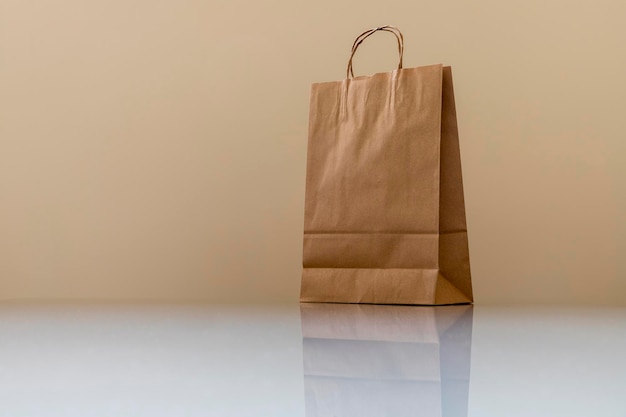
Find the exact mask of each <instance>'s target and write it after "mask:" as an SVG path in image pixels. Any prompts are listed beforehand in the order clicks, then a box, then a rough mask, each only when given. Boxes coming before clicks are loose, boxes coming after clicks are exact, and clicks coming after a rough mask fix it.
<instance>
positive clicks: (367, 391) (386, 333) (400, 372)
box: [0, 303, 626, 417]
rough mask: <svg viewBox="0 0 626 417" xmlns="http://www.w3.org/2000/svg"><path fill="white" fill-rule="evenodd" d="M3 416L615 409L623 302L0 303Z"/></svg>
mask: <svg viewBox="0 0 626 417" xmlns="http://www.w3.org/2000/svg"><path fill="white" fill-rule="evenodd" d="M0 337H1V339H0V416H7V417H8V416H10V417H22V416H29V417H30V416H42V417H46V416H81V417H82V416H151V417H158V416H274V417H282V416H290V417H292V416H306V417H317V416H329V417H330V416H338V417H339V416H364V417H367V416H393V417H403V416H425V417H430V416H442V417H458V416H464V417H465V416H494V417H495V416H497V417H501V416H513V417H515V416H553V417H554V416H567V417H574V416H620V417H624V416H626V309H623V308H621V309H620V308H587V307H581V308H576V307H486V306H467V305H466V306H445V307H410V306H372V305H361V306H359V305H340V304H300V305H298V304H293V305H265V306H253V305H241V306H237V305H201V304H146V303H137V304H88V303H71V304H70V303H54V304H41V303H40V304H33V303H2V304H0Z"/></svg>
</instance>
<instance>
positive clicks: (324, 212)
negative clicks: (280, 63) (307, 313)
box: [300, 26, 473, 305]
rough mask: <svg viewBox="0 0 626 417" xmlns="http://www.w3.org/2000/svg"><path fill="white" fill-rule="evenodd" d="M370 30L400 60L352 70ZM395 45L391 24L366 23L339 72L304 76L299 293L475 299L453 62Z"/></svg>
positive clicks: (324, 298)
mask: <svg viewBox="0 0 626 417" xmlns="http://www.w3.org/2000/svg"><path fill="white" fill-rule="evenodd" d="M380 31H386V32H391V33H393V34H394V35H395V36H396V39H397V44H398V51H399V54H400V63H399V65H398V68H397V69H396V70H394V71H391V72H385V73H378V74H374V75H372V76H359V77H354V76H353V66H352V61H353V57H354V54H355V52H356V50H357V48H358V47H359V45H361V43H362V42H363V41H364V40H365V39H366V38H367V37H369V36H371V35H373V34H374V33H377V32H380ZM403 52H404V40H403V37H402V34H401V33H400V31H399V30H397V28H395V27H392V26H382V27H378V28H374V29H371V30H369V31H366V32H364V33H362V34H361V35H359V37H357V39H356V40H355V42H354V44H353V48H352V53H351V55H350V59H349V62H348V70H347V78H346V79H344V80H342V81H332V82H323V83H316V84H313V85H312V86H311V98H310V114H309V138H308V151H307V173H306V196H305V213H304V251H303V272H302V286H301V296H300V300H301V301H304V302H340V303H375V304H427V305H441V304H457V303H470V302H472V301H473V295H472V285H471V275H470V264H469V249H468V240H467V228H466V221H465V202H464V197H463V185H462V176H461V158H460V150H459V139H458V129H457V121H456V110H455V103H454V92H453V87H452V72H451V69H450V67H444V66H443V65H440V64H438V65H429V66H422V67H417V68H402V56H403Z"/></svg>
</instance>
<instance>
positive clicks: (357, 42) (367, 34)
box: [346, 25, 404, 78]
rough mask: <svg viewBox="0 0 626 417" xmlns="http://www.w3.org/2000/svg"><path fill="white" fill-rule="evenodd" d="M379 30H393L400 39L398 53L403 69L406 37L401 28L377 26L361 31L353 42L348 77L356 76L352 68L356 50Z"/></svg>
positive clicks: (399, 67)
mask: <svg viewBox="0 0 626 417" xmlns="http://www.w3.org/2000/svg"><path fill="white" fill-rule="evenodd" d="M378 31H384V32H391V33H393V34H394V36H395V37H396V39H397V41H398V54H399V55H400V62H399V63H398V69H402V58H403V56H404V37H403V36H402V32H400V29H398V28H397V27H395V26H390V25H385V26H379V27H376V28H372V29H369V30H366V31H365V32H363V33H361V34H360V35H359V36H357V37H356V39H355V40H354V43H353V44H352V53H351V54H350V60H349V61H348V69H347V70H346V78H354V71H353V68H352V59H353V58H354V54H355V53H356V50H357V49H358V47H359V45H361V43H363V41H364V40H365V39H367V38H368V37H370V36H372V35H373V34H374V33H376V32H378Z"/></svg>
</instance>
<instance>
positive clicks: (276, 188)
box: [0, 0, 626, 304]
mask: <svg viewBox="0 0 626 417" xmlns="http://www.w3.org/2000/svg"><path fill="white" fill-rule="evenodd" d="M625 19H626V2H624V1H623V0H600V1H590V0H589V1H580V0H575V1H572V0H567V1H566V0H558V1H557V0H525V1H500V0H475V1H472V2H467V1H461V0H455V1H446V0H443V1H442V0H424V1H407V0H403V1H393V0H392V1H388V0H386V1H371V0H358V1H357V0H349V1H336V0H332V1H331V0H316V1H306V2H300V1H293V0H292V1H289V0H272V1H264V2H257V1H245V2H244V1H226V0H205V1H201V0H163V1H148V0H107V1H104V0H97V1H93V0H92V1H84V0H80V1H79V0H58V1H55V2H51V1H44V0H34V1H28V2H27V1H21V0H0V298H2V299H13V298H123V299H128V298H142V299H163V298H168V299H206V300H211V301H221V302H225V301H233V302H235V301H237V302H238V301H281V300H296V299H297V296H298V290H299V274H300V260H301V258H300V256H301V233H302V213H303V197H304V190H303V186H304V169H305V154H306V149H305V146H306V132H307V116H308V114H307V112H308V91H309V84H310V83H311V82H316V81H328V80H335V79H341V78H343V76H344V74H345V72H344V71H345V64H346V60H347V58H348V52H349V47H350V45H351V43H352V40H353V38H354V36H356V35H357V34H358V33H360V31H362V30H364V29H366V28H369V27H371V26H377V25H380V24H389V23H392V24H395V25H397V26H399V27H400V28H401V29H402V30H403V31H404V34H405V37H406V53H405V66H408V67H410V66H418V65H426V64H433V63H439V62H443V63H446V64H451V65H452V66H453V71H454V77H455V87H456V95H457V106H458V113H459V124H460V130H461V150H462V158H463V172H464V176H465V178H464V179H465V192H466V203H467V213H468V228H469V233H470V235H469V236H470V250H471V256H472V259H471V261H472V271H473V274H474V285H475V293H476V299H477V302H478V303H495V302H532V303H552V302H554V303H578V302H584V303H593V304H600V303H610V304H626V257H624V256H623V254H624V252H625V251H626V221H625V216H624V213H626V186H625V184H626V182H625V180H626V122H625V120H626V116H625V115H626V101H625V97H626V81H625V80H626V76H625V74H626V54H625V53H624V49H623V47H624V40H625V39H626V26H625V25H624V21H625ZM370 39H371V42H368V43H366V44H365V45H364V47H363V48H362V49H361V50H359V54H358V55H357V58H356V61H355V68H356V72H357V73H360V74H368V73H372V72H379V71H387V70H390V69H392V68H393V67H394V66H395V64H396V59H397V58H396V55H395V50H394V46H393V38H391V37H390V35H388V34H380V35H379V36H378V37H374V38H370Z"/></svg>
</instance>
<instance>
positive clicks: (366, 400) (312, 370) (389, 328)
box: [301, 304, 472, 417]
mask: <svg viewBox="0 0 626 417" xmlns="http://www.w3.org/2000/svg"><path fill="white" fill-rule="evenodd" d="M301 318H302V333H303V336H304V339H303V355H304V386H305V401H306V416H307V417H322V416H324V417H326V416H329V417H330V416H333V417H334V416H337V417H351V416H359V417H367V416H377V417H381V416H393V417H403V416H424V417H431V416H433V417H434V416H442V417H460V416H464V417H465V416H467V402H468V392H469V372H470V353H471V337H472V306H470V305H461V306H445V307H414V306H383V305H355V304H301Z"/></svg>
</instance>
